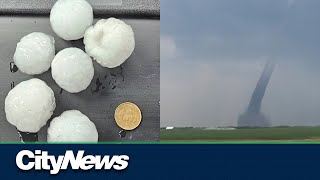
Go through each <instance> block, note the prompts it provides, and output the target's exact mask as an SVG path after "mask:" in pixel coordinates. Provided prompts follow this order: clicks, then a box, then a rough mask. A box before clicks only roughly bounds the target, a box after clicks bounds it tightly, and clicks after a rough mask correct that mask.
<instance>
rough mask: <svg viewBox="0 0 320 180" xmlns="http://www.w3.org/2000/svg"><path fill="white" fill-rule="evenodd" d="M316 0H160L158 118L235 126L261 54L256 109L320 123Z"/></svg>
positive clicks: (282, 121) (292, 121)
mask: <svg viewBox="0 0 320 180" xmlns="http://www.w3.org/2000/svg"><path fill="white" fill-rule="evenodd" d="M319 9H320V1H319V0H241V1H240V0H193V1H191V0H184V1H178V0H161V35H160V38H161V126H201V127H204V126H205V127H217V126H235V125H236V123H237V118H238V116H239V114H241V113H242V112H243V111H244V110H245V109H246V107H247V105H248V103H249V100H250V97H251V94H252V92H253V90H254V88H255V86H256V83H257V80H258V79H259V76H260V74H261V72H262V70H263V66H264V64H265V62H266V61H267V60H268V59H276V60H277V65H276V68H275V71H274V73H273V75H272V77H271V80H270V83H269V86H268V87H267V91H266V94H265V96H264V99H263V103H262V112H263V113H264V114H265V115H266V116H268V117H270V119H271V121H272V124H273V125H275V126H278V125H320V11H319Z"/></svg>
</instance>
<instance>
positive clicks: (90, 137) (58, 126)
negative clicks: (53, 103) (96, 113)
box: [47, 110, 98, 142]
mask: <svg viewBox="0 0 320 180" xmlns="http://www.w3.org/2000/svg"><path fill="white" fill-rule="evenodd" d="M47 140H48V142H97V141H98V131H97V129H96V126H95V125H94V123H93V122H91V121H90V119H89V118H88V117H87V116H86V115H84V114H82V113H81V112H80V111H78V110H69V111H65V112H63V113H62V114H61V115H60V116H58V117H55V118H53V120H52V121H51V123H50V127H49V128H48V136H47Z"/></svg>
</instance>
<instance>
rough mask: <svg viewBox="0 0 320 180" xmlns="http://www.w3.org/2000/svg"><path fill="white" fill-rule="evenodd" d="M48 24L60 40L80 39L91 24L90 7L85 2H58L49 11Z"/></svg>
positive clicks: (82, 0) (64, 0)
mask: <svg viewBox="0 0 320 180" xmlns="http://www.w3.org/2000/svg"><path fill="white" fill-rule="evenodd" d="M50 23H51V27H52V29H53V31H54V32H55V33H56V34H57V35H58V36H59V37H61V38H62V39H64V40H77V39H81V38H83V35H84V32H85V31H86V29H87V28H88V27H89V26H91V25H92V23H93V10H92V7H91V5H90V4H89V3H88V2H87V1H85V0H58V1H57V2H56V3H55V4H54V6H53V7H52V9H51V12H50Z"/></svg>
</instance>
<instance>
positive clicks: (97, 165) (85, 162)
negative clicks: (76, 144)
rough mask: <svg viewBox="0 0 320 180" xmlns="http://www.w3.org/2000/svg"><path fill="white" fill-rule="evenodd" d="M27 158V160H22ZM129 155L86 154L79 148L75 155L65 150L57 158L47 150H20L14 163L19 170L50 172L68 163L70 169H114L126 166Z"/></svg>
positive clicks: (55, 172)
mask: <svg viewBox="0 0 320 180" xmlns="http://www.w3.org/2000/svg"><path fill="white" fill-rule="evenodd" d="M24 158H27V161H25V162H24V161H23V159H24ZM128 161H129V156H127V155H114V156H108V155H106V156H100V155H95V156H93V155H86V156H84V151H83V150H80V151H78V153H77V154H76V155H75V154H74V153H73V151H71V150H68V151H66V153H65V155H60V156H58V157H57V158H56V157H55V156H54V155H48V151H41V150H35V152H34V153H33V152H32V151H29V150H22V151H20V152H19V153H18V154H17V156H16V164H17V166H18V167H19V168H20V169H21V170H25V171H27V170H31V169H33V168H34V169H35V170H42V169H43V170H49V171H50V174H58V173H59V171H60V170H61V169H63V170H65V169H67V168H68V165H69V164H70V165H71V168H72V169H82V170H89V169H92V168H94V169H112V168H113V169H115V170H123V169H125V168H127V166H128Z"/></svg>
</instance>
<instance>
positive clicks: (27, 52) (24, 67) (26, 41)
mask: <svg viewBox="0 0 320 180" xmlns="http://www.w3.org/2000/svg"><path fill="white" fill-rule="evenodd" d="M54 43H55V41H54V39H53V37H51V36H49V35H47V34H44V33H41V32H33V33H30V34H28V35H26V36H24V37H23V38H22V39H21V40H20V42H18V44H17V47H16V51H15V53H14V55H13V60H14V63H15V64H16V65H17V67H18V68H19V69H20V71H21V72H23V73H26V74H31V75H34V74H41V73H43V72H45V71H47V70H48V69H49V68H50V65H51V62H52V60H53V58H54V55H55V48H54Z"/></svg>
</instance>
